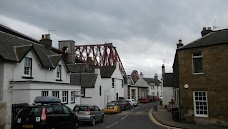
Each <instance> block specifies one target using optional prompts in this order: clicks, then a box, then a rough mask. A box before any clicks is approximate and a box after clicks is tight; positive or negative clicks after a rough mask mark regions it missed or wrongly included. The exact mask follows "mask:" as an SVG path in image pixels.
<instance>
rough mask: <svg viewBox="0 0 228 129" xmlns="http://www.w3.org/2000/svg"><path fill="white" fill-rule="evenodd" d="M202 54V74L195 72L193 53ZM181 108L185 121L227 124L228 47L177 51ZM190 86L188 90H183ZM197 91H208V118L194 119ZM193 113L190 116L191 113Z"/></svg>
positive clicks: (218, 46) (219, 46) (225, 45)
mask: <svg viewBox="0 0 228 129" xmlns="http://www.w3.org/2000/svg"><path fill="white" fill-rule="evenodd" d="M197 51H202V54H203V58H202V59H203V74H193V72H192V52H197ZM178 63H179V87H180V106H181V109H182V113H181V115H182V118H184V117H185V116H187V117H192V118H193V119H194V120H195V121H196V122H201V121H202V120H205V122H207V124H220V125H228V78H227V77H228V44H223V45H216V46H208V47H201V48H193V49H186V50H179V51H178ZM185 84H188V85H189V88H188V89H184V85H185ZM194 91H207V98H208V111H209V113H208V117H206V118H203V117H194V102H193V92H194ZM192 111H193V114H189V112H192Z"/></svg>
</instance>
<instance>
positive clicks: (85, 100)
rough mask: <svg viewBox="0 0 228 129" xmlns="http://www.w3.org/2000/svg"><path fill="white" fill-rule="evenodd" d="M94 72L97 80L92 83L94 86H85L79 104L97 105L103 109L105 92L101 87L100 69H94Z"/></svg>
mask: <svg viewBox="0 0 228 129" xmlns="http://www.w3.org/2000/svg"><path fill="white" fill-rule="evenodd" d="M95 73H96V74H97V80H96V83H95V85H94V88H85V97H82V98H81V104H89V105H97V106H98V107H99V108H100V109H103V108H104V106H105V103H104V101H105V100H104V96H105V92H104V87H102V82H101V75H100V69H95ZM100 86H101V95H100Z"/></svg>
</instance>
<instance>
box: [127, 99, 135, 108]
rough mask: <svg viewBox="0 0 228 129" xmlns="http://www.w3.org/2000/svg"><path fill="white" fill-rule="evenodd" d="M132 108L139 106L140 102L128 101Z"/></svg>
mask: <svg viewBox="0 0 228 129" xmlns="http://www.w3.org/2000/svg"><path fill="white" fill-rule="evenodd" d="M126 100H127V101H128V102H129V103H130V104H131V106H132V107H134V106H138V102H136V101H135V100H134V99H126Z"/></svg>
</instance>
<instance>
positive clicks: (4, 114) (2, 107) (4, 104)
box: [0, 101, 6, 129]
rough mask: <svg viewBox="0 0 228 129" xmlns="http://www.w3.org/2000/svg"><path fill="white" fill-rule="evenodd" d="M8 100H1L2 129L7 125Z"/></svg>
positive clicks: (0, 120) (0, 124)
mask: <svg viewBox="0 0 228 129" xmlns="http://www.w3.org/2000/svg"><path fill="white" fill-rule="evenodd" d="M5 116H6V102H3V101H0V129H4V128H5V125H6V117H5Z"/></svg>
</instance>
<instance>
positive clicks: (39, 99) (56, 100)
mask: <svg viewBox="0 0 228 129" xmlns="http://www.w3.org/2000/svg"><path fill="white" fill-rule="evenodd" d="M34 102H35V103H41V104H48V103H61V100H60V99H59V98H57V97H54V96H37V97H36V98H35V100H34Z"/></svg>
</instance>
